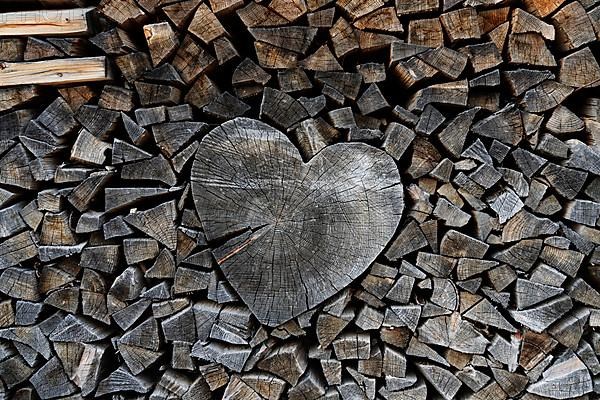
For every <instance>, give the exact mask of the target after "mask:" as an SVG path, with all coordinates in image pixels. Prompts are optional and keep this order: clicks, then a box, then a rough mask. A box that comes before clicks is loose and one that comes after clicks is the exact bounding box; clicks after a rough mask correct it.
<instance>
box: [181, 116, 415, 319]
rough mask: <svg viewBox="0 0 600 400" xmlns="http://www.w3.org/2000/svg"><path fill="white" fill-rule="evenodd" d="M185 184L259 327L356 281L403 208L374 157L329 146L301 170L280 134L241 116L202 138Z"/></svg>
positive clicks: (394, 177) (391, 179)
mask: <svg viewBox="0 0 600 400" xmlns="http://www.w3.org/2000/svg"><path fill="white" fill-rule="evenodd" d="M191 181H192V196H193V199H194V203H195V206H196V210H197V212H198V216H199V218H200V221H201V223H202V227H203V229H204V233H205V235H206V238H207V240H208V241H209V243H210V242H214V241H216V240H223V239H229V240H228V241H227V242H226V243H225V244H224V245H222V246H220V247H219V248H217V249H213V254H214V256H215V258H216V259H217V263H218V264H219V266H220V268H221V270H222V271H223V273H224V275H225V277H226V279H227V280H228V282H229V283H230V284H231V286H232V287H233V288H234V290H235V291H236V292H237V294H238V295H239V296H240V298H241V299H242V301H244V303H246V305H247V306H248V307H249V309H250V311H251V312H252V313H253V314H254V315H255V316H256V318H257V319H258V320H259V321H260V322H261V323H262V324H265V325H268V326H278V325H280V324H282V323H284V322H286V321H288V320H290V319H292V318H295V317H297V316H298V315H300V314H302V313H303V312H305V311H307V310H310V309H312V308H313V307H316V306H317V305H319V304H321V303H322V302H324V301H325V300H327V299H328V298H330V297H331V296H333V295H335V294H336V293H338V292H339V291H341V290H342V289H344V288H345V287H346V286H348V285H349V284H350V283H351V282H352V281H354V280H355V279H356V278H357V277H358V276H360V275H361V274H362V273H363V272H364V271H365V270H366V269H367V268H368V267H369V266H370V265H371V264H372V263H373V261H375V259H376V257H377V256H378V255H379V254H380V253H381V251H383V249H384V248H385V247H386V246H387V244H388V243H389V241H390V240H391V239H392V238H393V237H394V234H395V232H396V230H397V228H398V225H399V223H400V219H401V216H402V211H403V209H404V195H403V186H402V183H401V180H400V174H399V171H398V168H397V166H396V164H395V162H394V160H393V159H392V158H391V157H390V156H389V155H388V154H387V153H385V152H384V151H382V150H380V149H377V148H375V147H373V146H370V145H367V144H364V143H338V144H334V145H331V146H328V147H326V148H324V149H323V150H321V151H320V152H319V153H317V154H316V155H315V156H314V157H313V158H312V159H311V160H310V161H308V162H307V163H305V162H304V161H303V160H302V158H301V155H300V152H299V151H298V149H297V148H296V147H295V146H294V144H293V143H292V142H291V141H290V140H289V139H288V138H287V136H286V135H284V134H283V133H282V132H280V131H279V130H277V129H275V128H273V127H271V126H269V125H267V124H265V123H263V122H261V121H257V120H254V119H250V118H243V117H238V118H235V119H233V120H230V121H227V122H225V123H223V124H221V125H220V126H218V127H216V128H214V129H213V130H212V131H210V132H209V133H208V134H207V135H206V136H204V137H203V139H202V141H201V143H200V146H199V148H198V151H197V152H196V156H195V159H194V163H193V166H192V174H191ZM232 237H233V238H232ZM336 242H337V243H336Z"/></svg>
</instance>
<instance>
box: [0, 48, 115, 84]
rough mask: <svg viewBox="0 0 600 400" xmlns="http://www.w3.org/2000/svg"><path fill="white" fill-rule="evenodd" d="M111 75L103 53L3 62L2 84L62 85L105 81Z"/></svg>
mask: <svg viewBox="0 0 600 400" xmlns="http://www.w3.org/2000/svg"><path fill="white" fill-rule="evenodd" d="M111 78H112V73H111V71H110V69H109V68H108V65H107V62H106V57H104V56H102V57H82V58H63V59H56V60H45V61H32V62H16V63H11V62H2V63H0V87H3V86H17V85H32V84H35V85H62V84H69V83H83V82H97V81H106V80H110V79H111Z"/></svg>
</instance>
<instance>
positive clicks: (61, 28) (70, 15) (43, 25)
mask: <svg viewBox="0 0 600 400" xmlns="http://www.w3.org/2000/svg"><path fill="white" fill-rule="evenodd" d="M91 10H93V8H91V7H88V8H72V9H66V10H35V11H17V12H10V13H2V14H0V37H3V36H33V35H47V36H83V35H87V34H89V33H90V26H89V24H88V13H89V12H90V11H91Z"/></svg>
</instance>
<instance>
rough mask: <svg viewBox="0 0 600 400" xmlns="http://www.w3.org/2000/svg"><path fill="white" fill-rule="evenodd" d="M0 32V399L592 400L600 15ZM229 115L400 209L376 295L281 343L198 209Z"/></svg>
mask: <svg viewBox="0 0 600 400" xmlns="http://www.w3.org/2000/svg"><path fill="white" fill-rule="evenodd" d="M0 11H1V12H2V13H1V14H0V398H6V399H9V398H10V399H24V400H26V399H35V398H40V399H53V398H70V399H71V398H72V399H76V398H81V397H87V398H91V397H103V398H114V399H124V398H132V399H142V398H150V399H154V400H158V399H175V398H181V399H184V400H188V399H213V398H214V399H219V398H223V399H229V400H264V399H266V400H277V399H292V400H294V399H303V400H314V399H327V400H334V399H342V400H355V399H356V400H363V399H368V400H373V399H384V400H401V399H402V400H403V399H425V398H438V397H442V398H444V399H453V398H467V399H508V398H522V399H527V400H538V399H543V398H552V399H567V398H580V399H587V398H596V396H597V395H598V393H600V362H599V358H598V355H599V354H600V331H598V328H599V327H600V292H599V290H600V247H599V245H600V221H599V216H600V89H598V86H599V85H600V66H599V63H598V61H599V57H600V45H599V39H600V2H599V1H598V0H579V1H572V0H522V1H510V0H509V1H504V0H419V1H413V0H395V1H390V0H267V1H258V0H257V1H252V0H204V1H202V0H100V1H99V3H98V2H88V1H86V0H43V1H40V2H39V3H37V2H31V1H24V2H21V1H14V2H4V1H2V2H0ZM237 117H248V118H253V119H258V120H262V121H264V122H266V123H268V124H269V125H271V126H273V127H275V128H277V129H278V130H280V131H281V132H284V133H285V134H286V135H287V136H288V137H289V138H290V140H291V141H292V142H293V143H294V144H295V145H296V146H297V147H298V149H299V150H300V152H301V154H302V157H303V158H304V160H305V161H308V160H310V159H311V158H312V157H313V156H315V155H316V154H317V153H318V152H319V151H321V150H322V149H324V148H325V147H326V146H328V145H331V144H334V143H338V142H346V141H358V142H365V143H368V144H370V145H372V146H375V147H378V148H381V149H383V150H384V151H385V152H387V153H388V154H389V155H390V156H391V157H393V159H394V160H395V161H396V164H397V167H398V170H399V172H400V176H401V179H402V184H403V186H404V202H405V207H404V212H403V216H402V219H401V222H400V225H399V227H398V230H397V234H396V235H395V236H394V238H393V239H392V240H391V242H390V243H389V245H388V246H387V247H386V248H385V250H384V251H383V252H382V254H381V255H380V256H379V257H378V258H377V260H376V261H375V262H374V263H373V264H372V265H371V266H370V267H369V268H368V269H367V271H366V272H365V273H364V274H362V275H361V276H360V277H358V279H356V280H355V281H354V282H353V283H351V284H350V285H349V286H348V287H347V288H345V289H344V290H342V291H340V292H339V293H337V294H335V295H334V296H333V297H330V298H329V299H327V300H325V301H324V302H323V303H322V304H320V305H318V306H317V307H315V308H313V309H310V310H308V311H306V312H303V313H302V314H300V315H299V316H297V317H295V318H293V319H290V320H289V321H287V322H285V323H283V324H282V325H280V326H275V327H272V326H267V325H262V324H261V323H260V322H259V320H258V319H257V318H256V316H255V314H254V313H253V312H251V310H250V309H249V308H248V307H247V305H246V303H245V302H244V301H242V299H241V298H240V297H239V295H238V293H237V292H236V291H235V290H234V289H233V287H232V285H231V284H230V282H228V281H227V279H226V278H225V276H224V275H223V271H222V270H221V269H220V268H219V266H218V265H217V263H216V260H215V257H214V255H213V253H212V252H211V250H213V249H214V248H215V246H219V245H221V244H222V243H212V242H211V241H210V240H209V241H207V239H206V236H205V235H204V231H203V227H202V221H201V220H200V219H199V217H198V214H197V212H196V208H195V205H194V201H193V198H192V194H191V182H190V176H191V169H192V163H193V160H194V157H195V154H196V152H197V151H198V148H199V147H200V141H201V139H202V138H203V137H204V136H205V135H206V134H207V133H208V132H210V131H211V129H213V128H214V127H216V126H218V125H219V124H222V123H224V122H226V121H229V120H232V119H235V118H237ZM235 212H236V210H232V214H235ZM390 218H391V216H390ZM384 219H385V218H384ZM377 228H378V227H373V229H377ZM347 240H350V242H344V243H340V244H339V245H340V248H347V247H351V246H355V245H358V244H357V243H356V242H352V238H348V239H347ZM315 251H316V252H318V251H319V249H318V246H317V247H315ZM337 267H338V266H335V265H334V266H332V268H337Z"/></svg>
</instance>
